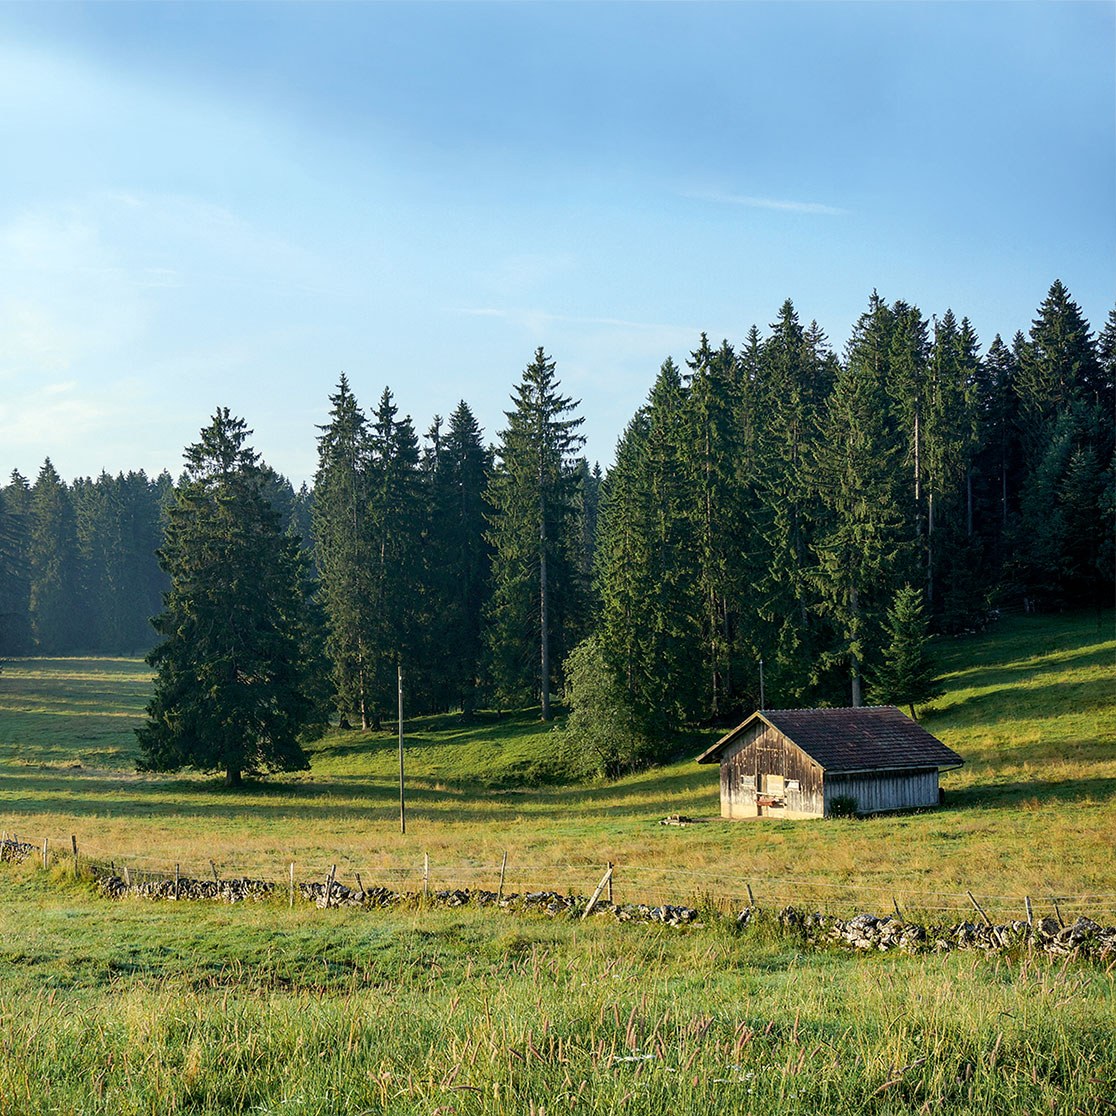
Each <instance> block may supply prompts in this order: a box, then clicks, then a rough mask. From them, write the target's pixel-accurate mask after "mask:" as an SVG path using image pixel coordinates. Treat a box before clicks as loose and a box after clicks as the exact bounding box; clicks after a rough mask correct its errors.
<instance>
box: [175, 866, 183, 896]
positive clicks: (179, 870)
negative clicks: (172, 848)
mask: <svg viewBox="0 0 1116 1116" xmlns="http://www.w3.org/2000/svg"><path fill="white" fill-rule="evenodd" d="M181 878H182V866H181V865H180V864H179V863H178V862H177V861H176V862H175V865H174V897H175V899H177V898H178V886H179V881H180V880H181Z"/></svg>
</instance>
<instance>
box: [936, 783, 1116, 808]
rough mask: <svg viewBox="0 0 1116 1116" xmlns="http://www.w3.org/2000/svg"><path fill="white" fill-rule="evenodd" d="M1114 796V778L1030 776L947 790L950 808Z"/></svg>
mask: <svg viewBox="0 0 1116 1116" xmlns="http://www.w3.org/2000/svg"><path fill="white" fill-rule="evenodd" d="M1114 797H1116V779H1113V778H1100V777H1098V778H1094V779H1063V780H1061V781H1059V782H1052V781H1047V780H1041V779H1032V780H1028V781H1026V782H1015V783H976V784H974V785H973V786H969V787H963V788H961V789H959V790H949V791H948V792H947V799H946V802H947V805H948V806H949V807H950V808H962V809H964V808H983V809H987V808H988V807H1003V808H1005V809H1009V808H1015V809H1019V808H1021V807H1022V808H1024V809H1026V808H1027V807H1029V806H1031V805H1033V804H1035V803H1038V804H1041V805H1045V804H1048V803H1051V802H1057V803H1059V804H1062V805H1072V804H1073V803H1079V802H1087V801H1094V802H1095V801H1098V800H1099V801H1105V800H1108V799H1112V798H1114Z"/></svg>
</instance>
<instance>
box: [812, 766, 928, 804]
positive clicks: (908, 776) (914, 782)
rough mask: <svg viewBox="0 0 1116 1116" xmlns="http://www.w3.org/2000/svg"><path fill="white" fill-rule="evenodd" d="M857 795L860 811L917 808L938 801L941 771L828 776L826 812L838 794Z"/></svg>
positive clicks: (854, 796)
mask: <svg viewBox="0 0 1116 1116" xmlns="http://www.w3.org/2000/svg"><path fill="white" fill-rule="evenodd" d="M842 795H844V796H847V797H849V798H855V799H856V810H857V813H859V814H877V813H880V812H881V811H884V810H914V809H917V808H919V807H922V806H937V805H938V771H937V768H932V769H931V770H929V771H881V772H878V773H870V772H864V773H862V774H850V775H840V774H836V773H832V772H831V773H830V774H828V775H826V777H825V812H826V813H827V814H828V813H829V808H830V803H832V801H833V800H834V799H835V798H837V797H839V796H842Z"/></svg>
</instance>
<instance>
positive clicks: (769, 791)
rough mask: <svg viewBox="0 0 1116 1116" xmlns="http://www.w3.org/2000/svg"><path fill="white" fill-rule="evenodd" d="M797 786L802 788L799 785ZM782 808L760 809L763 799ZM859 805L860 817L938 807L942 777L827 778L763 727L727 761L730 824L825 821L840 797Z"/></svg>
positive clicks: (724, 778)
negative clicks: (759, 819) (755, 820)
mask: <svg viewBox="0 0 1116 1116" xmlns="http://www.w3.org/2000/svg"><path fill="white" fill-rule="evenodd" d="M796 784H797V785H796ZM764 795H767V796H770V797H774V798H776V799H779V800H781V801H782V803H783V804H782V805H777V804H776V805H770V806H764V805H758V804H757V801H756V800H757V796H759V797H762V796H764ZM840 796H848V797H851V798H854V799H856V810H857V813H860V814H875V813H880V812H882V811H886V810H914V809H918V808H919V807H928V806H937V805H938V771H937V768H931V769H927V770H921V771H878V772H867V771H866V772H852V773H841V772H829V773H828V774H827V773H826V772H824V771H823V770H822V769H821V767H820V766H819V765H818V764H817V763H815V762H814V761H813V760H812V759H811V758H810V757H809V756H808V755H806V753H805V752H804V751H803V750H802V749H801V748H799V747H798V746H797V745H796V744H794V743H793V742H792V741H791V740H788V739H787V737H786V736H784V735H783V734H782V733H781V732H779V731H778V730H776V729H774V728H772V727H771V726H770V725H767V724H764V723H763V722H758V723H757V724H755V725H753V726H752V727H751V728H749V729H748V730H747V731H746V732H745V733H744V734H743V735H742V736H741V737H740V739H739V740H736V741H734V742H733V743H732V744H731V745H730V746H729V747H728V748H727V749H726V750H725V753H724V755H723V756H722V757H721V816H722V817H724V818H756V817H771V818H823V817H826V816H827V815H828V814H829V807H830V803H831V802H832V801H833V800H834V799H835V798H837V797H840Z"/></svg>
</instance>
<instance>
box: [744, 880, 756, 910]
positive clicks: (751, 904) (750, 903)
mask: <svg viewBox="0 0 1116 1116" xmlns="http://www.w3.org/2000/svg"><path fill="white" fill-rule="evenodd" d="M744 886H745V887H746V888H747V889H748V906H749V907H754V906H755V905H756V897H755V896H754V895H753V894H752V885H751V884H750V883H747V882H745V884H744Z"/></svg>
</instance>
